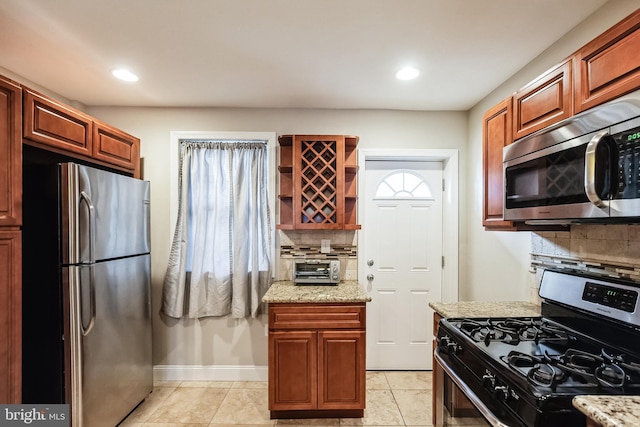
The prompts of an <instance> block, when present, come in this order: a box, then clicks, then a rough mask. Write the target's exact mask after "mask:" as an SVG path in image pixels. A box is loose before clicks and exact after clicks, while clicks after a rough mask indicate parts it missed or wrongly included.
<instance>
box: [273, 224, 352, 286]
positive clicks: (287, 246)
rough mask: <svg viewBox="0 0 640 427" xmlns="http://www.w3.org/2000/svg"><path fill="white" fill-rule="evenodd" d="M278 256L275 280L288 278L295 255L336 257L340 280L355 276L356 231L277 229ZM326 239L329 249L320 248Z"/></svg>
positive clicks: (350, 278) (299, 256)
mask: <svg viewBox="0 0 640 427" xmlns="http://www.w3.org/2000/svg"><path fill="white" fill-rule="evenodd" d="M279 237H280V258H279V268H278V274H277V276H276V278H275V279H276V280H292V277H293V267H292V266H293V261H294V259H297V258H329V259H338V260H340V273H341V277H340V279H341V280H358V235H357V232H356V231H355V230H349V231H344V230H326V231H325V230H322V231H320V230H308V231H307V230H280V231H279ZM322 240H329V241H330V251H329V253H323V252H322V250H321V246H322Z"/></svg>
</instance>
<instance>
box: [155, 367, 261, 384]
mask: <svg viewBox="0 0 640 427" xmlns="http://www.w3.org/2000/svg"><path fill="white" fill-rule="evenodd" d="M268 378H269V375H268V371H267V367H266V366H233V365H223V366H217V365H155V366H154V367H153V380H154V381H267V380H268Z"/></svg>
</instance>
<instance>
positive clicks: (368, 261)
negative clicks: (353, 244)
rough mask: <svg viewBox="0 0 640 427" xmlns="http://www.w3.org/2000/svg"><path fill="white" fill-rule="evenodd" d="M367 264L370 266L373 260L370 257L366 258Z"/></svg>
mask: <svg viewBox="0 0 640 427" xmlns="http://www.w3.org/2000/svg"><path fill="white" fill-rule="evenodd" d="M367 265H368V266H369V267H371V266H372V265H373V260H372V259H368V260H367Z"/></svg>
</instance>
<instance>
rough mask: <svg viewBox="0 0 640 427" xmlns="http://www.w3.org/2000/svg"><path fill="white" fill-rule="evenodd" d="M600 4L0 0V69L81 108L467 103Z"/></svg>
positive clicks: (443, 106) (585, 0)
mask: <svg viewBox="0 0 640 427" xmlns="http://www.w3.org/2000/svg"><path fill="white" fill-rule="evenodd" d="M605 2H606V0H377V1H375V0H1V1H0V67H3V68H6V69H8V70H10V71H11V72H13V73H16V74H18V75H20V76H22V77H24V78H26V79H28V80H30V81H32V82H34V83H36V84H38V85H41V86H43V87H45V88H47V89H49V90H51V91H54V92H56V93H59V94H60V95H62V96H64V97H66V98H68V99H70V100H74V101H78V102H80V103H82V104H85V105H90V106H97V105H111V106H158V107H162V106H220V107H270V108H367V109H368V108H373V109H401V110H462V111H465V110H468V109H469V108H471V107H472V106H473V105H474V104H475V103H477V102H478V101H479V100H481V99H482V98H483V97H484V96H486V95H487V94H488V93H490V92H491V91H492V90H493V89H495V88H496V87H497V86H499V85H500V83H502V82H503V81H505V80H506V79H507V78H509V77H510V76H511V75H513V74H514V73H515V72H516V71H518V70H519V69H521V68H522V67H523V66H524V65H526V64H527V63H528V62H529V61H531V60H532V59H533V58H535V57H536V56H537V55H539V54H540V53H541V52H542V51H543V50H545V49H546V48H547V47H549V46H550V45H551V44H553V42H555V41H556V40H557V39H559V38H560V37H561V36H562V35H563V34H565V33H566V32H568V31H569V30H570V29H571V28H573V27H574V26H575V25H576V24H578V23H579V22H580V21H582V20H583V19H585V18H586V17H587V16H589V15H590V14H591V13H593V12H594V11H595V10H596V9H598V8H599V7H600V6H601V5H602V4H604V3H605ZM405 64H413V65H415V66H417V67H418V68H420V69H421V70H422V73H421V75H420V76H419V77H418V79H416V80H413V81H398V80H396V79H395V76H394V74H395V72H396V71H397V70H398V69H399V68H400V67H401V66H403V65H405ZM123 66H126V67H128V68H130V69H131V70H132V71H134V72H135V73H137V74H138V75H139V76H140V81H139V82H137V83H135V84H132V83H123V82H120V81H117V80H115V79H114V78H113V77H112V76H111V70H112V69H113V68H116V67H123Z"/></svg>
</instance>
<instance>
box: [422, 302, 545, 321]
mask: <svg viewBox="0 0 640 427" xmlns="http://www.w3.org/2000/svg"><path fill="white" fill-rule="evenodd" d="M429 307H431V308H432V309H433V310H434V311H435V312H436V313H438V314H439V315H441V316H442V317H492V316H495V317H537V316H540V305H538V304H534V303H532V302H528V301H459V302H430V303H429Z"/></svg>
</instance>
